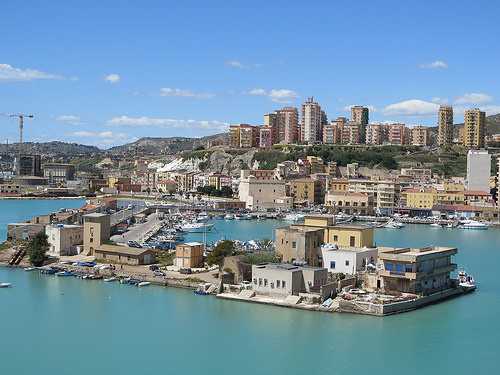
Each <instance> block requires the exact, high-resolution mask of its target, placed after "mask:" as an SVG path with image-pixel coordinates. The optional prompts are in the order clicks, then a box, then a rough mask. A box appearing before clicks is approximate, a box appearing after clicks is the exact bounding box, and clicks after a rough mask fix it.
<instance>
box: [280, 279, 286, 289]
mask: <svg viewBox="0 0 500 375" xmlns="http://www.w3.org/2000/svg"><path fill="white" fill-rule="evenodd" d="M281 287H282V288H283V289H284V288H285V287H286V283H285V280H281Z"/></svg>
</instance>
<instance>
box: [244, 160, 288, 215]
mask: <svg viewBox="0 0 500 375" xmlns="http://www.w3.org/2000/svg"><path fill="white" fill-rule="evenodd" d="M238 197H239V200H240V201H242V202H245V206H246V208H248V209H250V210H254V211H266V210H268V209H289V208H292V205H293V198H291V197H287V196H286V185H285V182H284V181H282V180H274V179H257V178H256V177H255V176H254V175H252V171H251V170H242V171H241V178H240V184H239V189H238Z"/></svg>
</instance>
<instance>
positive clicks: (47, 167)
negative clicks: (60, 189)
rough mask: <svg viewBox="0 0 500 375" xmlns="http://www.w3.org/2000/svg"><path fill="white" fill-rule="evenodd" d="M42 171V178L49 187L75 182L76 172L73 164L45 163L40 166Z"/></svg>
mask: <svg viewBox="0 0 500 375" xmlns="http://www.w3.org/2000/svg"><path fill="white" fill-rule="evenodd" d="M42 169H43V177H45V178H46V179H47V180H48V182H49V184H51V185H60V184H66V182H67V181H74V180H75V173H76V172H75V171H76V170H75V166H74V165H73V164H64V163H46V164H44V165H43V166H42Z"/></svg>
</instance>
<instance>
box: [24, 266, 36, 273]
mask: <svg viewBox="0 0 500 375" xmlns="http://www.w3.org/2000/svg"><path fill="white" fill-rule="evenodd" d="M24 270H25V271H26V272H30V271H34V270H36V267H26V268H25V269H24Z"/></svg>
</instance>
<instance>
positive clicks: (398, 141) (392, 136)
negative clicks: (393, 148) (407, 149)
mask: <svg viewBox="0 0 500 375" xmlns="http://www.w3.org/2000/svg"><path fill="white" fill-rule="evenodd" d="M386 128H387V142H389V143H390V144H391V145H404V144H405V143H406V142H405V138H406V137H405V136H406V125H405V124H389V125H387V126H386Z"/></svg>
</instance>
